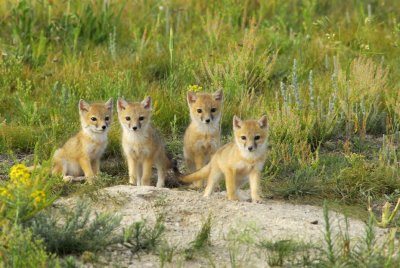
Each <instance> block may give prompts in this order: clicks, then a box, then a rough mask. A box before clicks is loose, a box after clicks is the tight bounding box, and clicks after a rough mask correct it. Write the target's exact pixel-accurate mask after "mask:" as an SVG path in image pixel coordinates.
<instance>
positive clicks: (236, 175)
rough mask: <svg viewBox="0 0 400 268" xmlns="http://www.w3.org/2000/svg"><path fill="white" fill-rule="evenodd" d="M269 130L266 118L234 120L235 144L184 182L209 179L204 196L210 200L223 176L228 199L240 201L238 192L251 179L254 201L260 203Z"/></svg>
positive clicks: (227, 145)
mask: <svg viewBox="0 0 400 268" xmlns="http://www.w3.org/2000/svg"><path fill="white" fill-rule="evenodd" d="M267 130H268V126H267V117H266V116H263V117H261V119H260V120H258V121H257V120H246V121H242V120H241V119H240V118H238V117H237V116H234V118H233V131H234V142H231V143H228V144H226V145H224V146H223V147H221V148H220V149H218V150H217V152H216V153H215V154H214V155H213V156H212V158H211V161H210V162H209V163H208V164H207V165H206V166H204V167H203V168H201V169H200V170H198V171H196V172H195V173H192V174H189V175H187V176H184V177H183V178H182V181H184V182H194V181H197V180H201V179H203V178H208V181H207V187H206V189H205V192H204V196H205V197H208V196H210V195H211V194H212V192H213V191H214V188H215V185H216V184H217V183H218V182H219V180H220V178H221V177H222V176H224V177H225V183H226V191H227V195H228V199H229V200H238V189H239V188H240V186H241V185H242V184H244V183H245V182H246V181H247V179H248V180H249V182H250V191H251V199H252V201H253V202H260V201H261V198H260V196H259V188H260V178H261V171H262V169H263V166H264V162H265V159H266V150H267Z"/></svg>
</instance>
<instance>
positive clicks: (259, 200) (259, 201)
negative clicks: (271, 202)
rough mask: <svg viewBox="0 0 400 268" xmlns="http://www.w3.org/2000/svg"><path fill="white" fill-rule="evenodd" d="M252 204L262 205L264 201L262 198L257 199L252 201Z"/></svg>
mask: <svg viewBox="0 0 400 268" xmlns="http://www.w3.org/2000/svg"><path fill="white" fill-rule="evenodd" d="M251 202H252V203H254V204H262V203H263V200H262V199H261V198H257V199H254V200H252V201H251Z"/></svg>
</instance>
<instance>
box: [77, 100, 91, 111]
mask: <svg viewBox="0 0 400 268" xmlns="http://www.w3.org/2000/svg"><path fill="white" fill-rule="evenodd" d="M89 107H90V104H89V103H87V102H86V101H84V100H82V99H81V100H80V101H79V113H83V112H88V111H89Z"/></svg>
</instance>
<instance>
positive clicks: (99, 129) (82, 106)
mask: <svg viewBox="0 0 400 268" xmlns="http://www.w3.org/2000/svg"><path fill="white" fill-rule="evenodd" d="M112 107H113V101H112V99H109V100H108V101H107V102H106V103H93V104H88V103H87V102H85V101H84V100H80V101H79V115H80V121H81V126H82V129H81V131H80V132H79V133H78V134H76V135H75V136H73V137H72V138H70V139H69V140H68V141H67V142H66V143H65V144H64V145H63V146H62V147H61V148H59V149H57V150H56V151H55V153H54V156H53V168H52V173H53V174H55V175H63V176H64V180H74V178H77V177H80V176H85V177H86V179H87V181H88V182H89V183H93V177H94V176H96V175H97V174H98V173H99V171H100V158H101V156H102V155H103V153H104V150H105V149H106V147H107V141H108V135H107V134H108V130H109V128H110V125H111V119H112Z"/></svg>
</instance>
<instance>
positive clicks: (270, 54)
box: [0, 0, 400, 267]
mask: <svg viewBox="0 0 400 268" xmlns="http://www.w3.org/2000/svg"><path fill="white" fill-rule="evenodd" d="M399 14H400V5H399V4H398V3H397V1H396V0H371V1H358V0H354V1H340V0H333V1H331V0H318V1H317V0H287V1H278V0H272V1H239V0H223V1H207V0H204V1H183V0H171V1H156V0H150V1H107V0H91V1H89V0H87V1H79V0H66V1H50V0H43V1H39V0H4V1H1V3H0V52H1V55H0V161H1V162H0V175H1V180H0V201H1V206H0V228H1V229H2V231H3V230H4V231H5V230H8V231H7V232H3V233H2V234H1V235H0V239H1V242H0V243H1V244H0V260H2V261H3V262H4V263H5V266H6V267H8V266H14V267H22V266H24V265H29V263H28V264H27V263H24V262H23V261H25V260H26V259H27V258H32V262H31V263H30V264H31V265H33V266H35V267H38V266H40V265H42V266H45V265H46V263H47V265H50V266H51V265H56V264H57V265H61V266H63V265H66V266H68V265H69V266H68V267H73V265H74V264H73V263H74V260H73V259H70V258H69V257H64V252H68V253H69V252H73V250H77V248H79V252H80V253H82V252H88V251H91V250H93V251H96V250H98V248H96V247H97V246H99V245H101V246H106V245H109V244H112V243H117V242H120V243H123V242H124V239H123V234H120V232H119V231H118V232H116V231H115V230H114V229H115V228H117V226H118V225H119V221H118V218H117V217H116V216H115V217H114V216H113V215H97V216H96V217H95V221H94V222H91V223H89V222H85V220H88V219H89V216H88V215H91V214H90V213H91V212H90V210H89V209H88V208H86V207H85V206H83V207H78V209H77V210H76V211H75V212H71V213H72V214H71V215H70V216H69V217H66V218H65V219H63V220H62V223H60V222H58V221H57V219H54V218H51V217H50V216H49V214H46V213H49V211H48V208H47V207H48V206H50V205H51V204H52V203H53V201H54V200H55V199H56V198H57V197H58V196H69V195H74V194H76V195H79V196H87V197H89V198H96V191H98V190H99V189H101V188H104V187H106V186H111V185H116V184H125V183H127V181H128V176H127V175H128V174H127V167H126V165H125V161H124V160H123V158H122V155H121V146H120V136H121V129H120V126H119V124H118V122H117V117H116V115H114V118H113V123H112V127H111V132H110V135H109V146H108V148H107V151H106V155H105V157H104V159H103V164H102V168H101V170H102V172H103V173H102V175H101V176H100V178H98V180H97V182H96V183H95V185H86V184H75V185H64V184H63V183H62V182H61V180H60V178H56V177H51V176H49V175H48V172H46V168H47V171H48V166H49V160H50V159H51V155H52V153H53V152H54V150H55V149H56V148H57V147H59V146H60V145H62V144H63V143H64V142H65V141H66V140H67V139H68V138H69V137H70V136H71V135H72V134H74V133H75V132H77V131H78V130H79V128H80V123H79V114H78V101H79V99H81V98H82V99H85V100H86V101H89V102H91V101H96V100H104V101H105V100H107V99H109V98H113V99H114V100H115V99H116V98H117V97H119V96H123V97H125V98H127V99H129V100H141V99H143V98H144V96H147V95H149V96H151V97H152V98H153V100H154V108H153V111H154V113H153V117H152V120H153V122H154V125H156V126H157V127H158V128H159V129H160V130H161V132H162V134H163V135H164V137H166V140H167V147H168V149H169V150H170V151H171V152H172V153H173V155H174V156H175V157H176V158H177V159H181V158H182V136H183V132H184V130H185V128H186V126H187V125H188V123H189V114H188V109H187V104H186V98H185V96H186V92H187V90H188V88H189V87H190V86H192V87H191V88H198V87H196V86H195V87H193V85H198V86H201V87H202V88H203V90H205V91H209V92H213V91H215V90H216V89H217V88H223V90H224V96H225V100H224V108H223V117H222V124H221V128H222V134H223V136H224V138H223V140H224V142H226V141H228V140H229V139H230V138H231V133H232V126H231V122H232V117H233V115H235V114H236V115H239V116H241V117H243V118H250V117H258V116H259V115H261V114H267V115H268V119H269V129H270V132H269V139H270V148H269V151H268V160H267V164H266V166H265V170H264V173H263V175H264V180H263V194H264V197H266V198H274V199H283V200H290V202H296V203H311V204H317V205H321V204H322V202H323V200H327V203H328V204H329V206H330V207H331V208H333V209H335V210H337V211H340V212H342V213H344V214H349V215H351V216H353V217H357V218H360V219H362V220H364V221H366V222H368V226H369V227H370V229H367V238H366V239H365V241H364V242H365V245H364V244H363V245H362V246H359V248H358V249H357V252H353V251H352V250H350V249H349V250H348V251H347V253H346V252H345V251H340V252H339V251H337V249H333V248H334V246H332V248H330V247H329V244H328V249H327V252H326V254H325V255H323V256H322V255H318V254H316V253H315V250H313V249H312V248H313V247H312V246H310V245H305V244H303V243H300V242H285V241H282V242H279V241H278V242H276V241H263V242H259V243H258V247H260V248H262V249H265V250H268V252H269V253H268V254H267V256H271V258H270V259H271V263H270V265H279V266H282V265H294V264H293V263H292V264H287V262H286V259H285V255H282V254H295V252H307V254H308V253H309V251H310V250H311V251H312V253H310V254H311V255H309V256H308V257H309V258H317V257H316V256H318V258H320V259H321V261H320V262H318V265H319V266H323V267H332V266H339V265H344V266H346V265H347V266H352V265H355V264H356V263H357V262H358V263H360V262H362V263H363V264H365V266H366V267H368V266H371V267H372V266H374V265H376V264H377V263H379V264H382V263H385V264H387V267H396V263H397V264H398V262H399V255H398V252H395V251H394V249H393V248H392V247H391V246H392V244H388V247H389V249H387V248H386V249H382V251H379V252H378V251H376V248H374V249H372V247H373V246H372V244H373V241H372V240H373V239H372V236H371V235H372V234H371V232H372V231H371V230H372V225H374V224H375V223H376V221H377V220H376V219H377V218H378V216H371V213H376V210H378V208H381V207H382V206H383V204H384V203H385V202H388V204H392V205H395V204H396V202H397V200H398V198H400V173H399V160H398V158H399V157H400V152H399V148H398V146H399V143H400V137H399V129H400V121H399V119H400V101H399V98H400V95H399V85H400V84H399V79H398V78H399V77H400V63H399V62H400V61H399V58H400V53H399V46H400V17H399ZM32 155H33V156H32ZM18 162H24V163H25V164H26V165H32V164H33V163H40V164H41V165H42V167H43V170H39V171H36V173H34V174H32V175H31V176H30V177H29V180H31V182H29V183H27V182H26V180H27V177H26V176H28V175H26V176H25V175H24V174H25V173H24V172H25V171H24V169H23V168H21V169H20V173H18V174H16V173H14V174H10V175H9V171H10V168H11V166H13V165H14V164H17V163H18ZM179 163H181V162H179ZM182 165H183V164H182ZM182 170H184V167H182ZM24 180H25V182H26V183H24ZM32 185H33V186H34V187H33V188H32V187H31V186H32ZM221 187H222V188H223V185H222V186H221ZM368 204H369V205H370V206H371V210H370V211H368V209H367V208H368ZM79 209H80V210H79ZM41 210H44V211H42V212H40V211H41ZM78 214H79V215H78ZM379 217H380V216H379ZM74 219H75V220H74ZM78 219H80V220H78ZM368 219H369V220H368ZM70 221H73V222H75V223H74V224H75V225H74V224H72V223H71V224H70V225H68V222H70ZM80 221H82V222H80ZM326 221H328V219H326ZM55 222H57V224H58V225H57V226H58V227H57V226H55V225H54V224H53V223H55ZM399 223H400V222H399V219H398V218H397V217H393V219H391V221H390V223H389V224H386V225H385V227H391V228H397V226H398V224H399ZM45 224H47V225H49V226H51V225H54V227H53V228H52V229H48V231H51V232H54V234H55V235H54V236H52V237H51V239H60V241H63V243H64V244H65V245H66V246H65V248H55V245H60V244H61V245H64V244H63V243H61V242H60V241H54V240H49V239H50V238H49V237H47V236H45V235H43V232H45V231H46V230H44V229H43V226H44V225H45ZM64 224H65V226H64ZM96 224H97V225H96ZM146 224H147V223H146V221H142V222H138V223H133V225H132V226H131V227H130V229H127V230H125V240H127V241H128V242H129V247H130V248H131V250H132V252H135V254H137V252H140V251H141V250H143V249H145V250H146V251H154V252H158V253H157V254H159V256H160V258H162V261H161V263H162V266H163V265H164V264H165V262H168V260H169V259H172V255H173V254H175V253H176V252H174V248H173V247H172V246H170V245H167V244H166V243H165V241H164V240H163V239H162V234H163V232H164V227H163V224H162V217H160V219H159V221H158V222H157V225H156V226H155V227H154V228H153V227H147V226H146ZM41 225H42V226H41ZM68 226H71V227H70V229H68V228H69V227H68ZM94 226H103V227H104V230H103V231H104V232H105V233H107V235H105V237H104V241H103V240H102V241H97V242H93V243H92V242H88V241H80V239H82V240H86V239H83V238H82V237H84V236H83V235H84V234H86V235H87V236H90V235H91V232H92V231H94V229H95V227H94ZM369 227H368V228H369ZM73 228H75V229H76V230H80V228H81V231H76V230H75V229H73ZM207 228H208V229H207ZM210 228H212V220H210V221H207V222H206V223H205V225H204V228H203V230H201V231H200V233H199V236H198V237H197V240H196V241H200V242H201V243H200V242H196V241H194V242H193V244H191V245H190V248H188V249H187V250H186V253H183V254H186V256H187V257H188V258H189V257H190V258H192V257H193V256H198V255H201V253H204V252H206V249H205V250H202V249H201V247H203V246H204V247H205V248H207V247H208V242H207V241H208V240H207V239H208V236H207V232H209V229H210ZM393 230H394V231H392V232H393V234H391V239H392V240H390V239H388V243H392V242H393V239H394V238H393V237H395V236H396V235H398V233H397V232H396V230H397V229H393ZM75 231H76V234H75V235H71V234H73V233H74V232H75ZM144 231H146V232H144ZM328 231H329V230H327V232H328ZM112 232H116V233H118V234H115V236H116V237H117V236H118V237H117V238H116V239H117V240H118V239H119V240H118V241H117V242H116V241H115V239H114V238H111V237H110V236H111V235H112ZM143 232H144V233H143ZM368 232H369V233H368ZM66 234H68V235H66ZM128 234H129V235H128ZM79 235H82V236H81V237H80V236H79ZM66 236H68V237H67V238H68V239H71V240H62V239H65V237H66ZM142 238H143V239H144V240H143V241H139V240H140V239H142ZM22 239H27V240H29V241H30V243H27V244H24V243H23V240H22ZM134 239H136V240H134ZM138 239H139V240H138ZM342 240H343V241H344V242H345V238H342ZM127 241H125V242H127ZM83 242H85V243H83ZM344 242H343V243H344ZM20 243H21V244H20ZM46 243H48V244H47V245H46ZM22 244H24V247H29V249H23V248H21V247H20V245H22ZM76 244H78V245H79V246H73V248H71V246H70V245H76ZM198 245H201V246H198ZM344 248H345V247H344ZM16 250H21V252H22V251H24V252H23V253H24V254H25V255H20V253H16ZM46 250H47V251H46ZM70 250H72V251H70ZM391 250H393V251H391ZM50 252H51V253H50ZM371 252H373V254H372V253H371ZM388 252H391V254H388ZM370 253H371V254H370ZM21 254H22V253H21ZM56 254H59V255H56ZM232 254H233V253H232ZM16 256H19V258H20V260H18V258H17V257H16ZM57 256H63V258H62V260H58V259H57V258H58V257H57ZM161 256H162V257H161ZM382 259H384V260H385V262H382V261H380V260H382ZM234 261H235V257H234V256H233V255H232V266H235V263H234ZM296 261H298V260H297V259H296ZM315 261H316V259H315V260H309V262H307V263H306V262H302V263H301V264H299V265H310V266H313V265H316V263H317V262H315ZM318 265H317V266H318ZM374 267H375V266H374Z"/></svg>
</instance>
